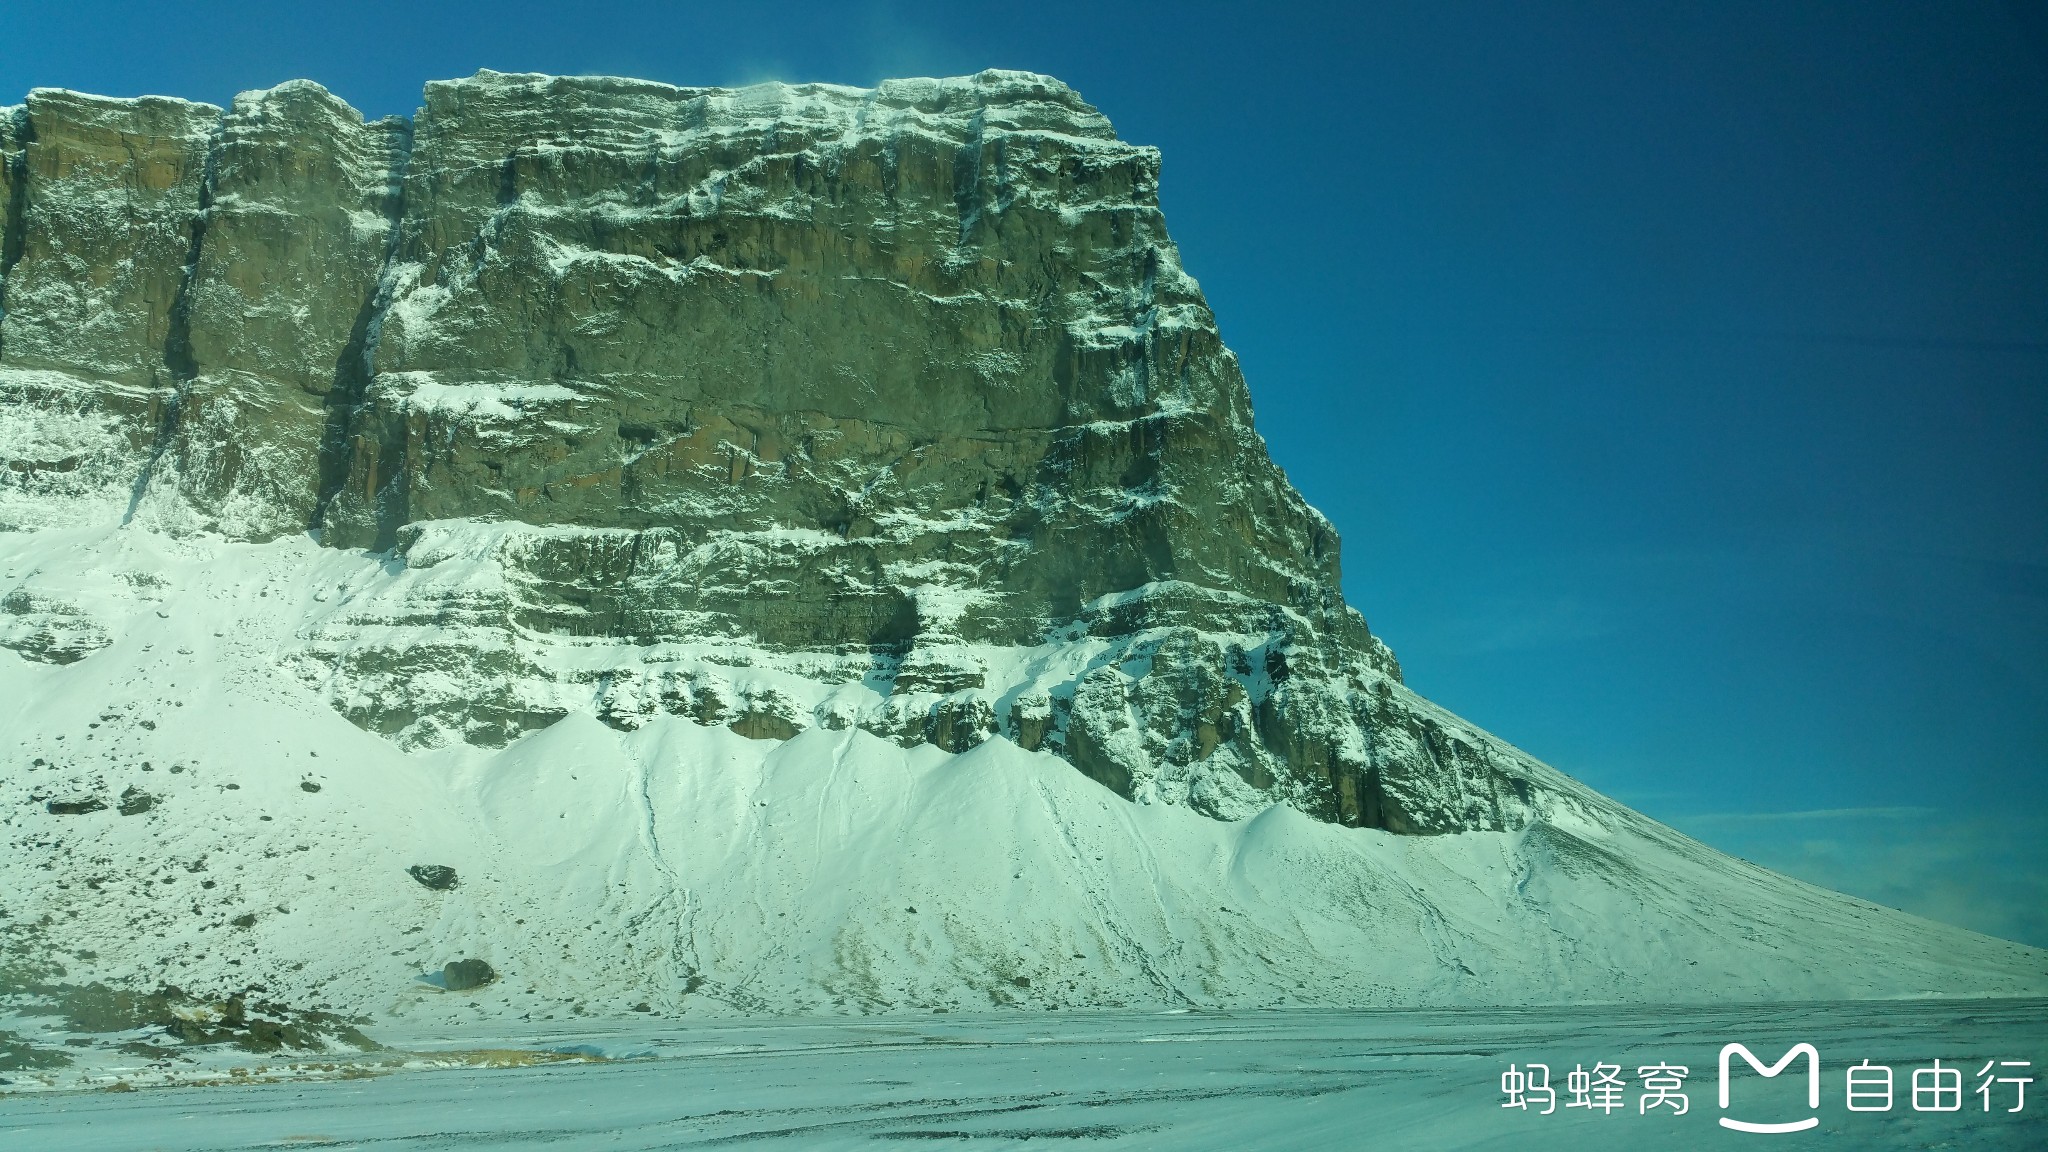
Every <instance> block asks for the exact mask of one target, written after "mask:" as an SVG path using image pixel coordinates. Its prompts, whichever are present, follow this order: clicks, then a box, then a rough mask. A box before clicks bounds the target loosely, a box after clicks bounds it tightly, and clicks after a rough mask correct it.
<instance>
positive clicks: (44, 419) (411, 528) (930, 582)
mask: <svg viewBox="0 0 2048 1152" xmlns="http://www.w3.org/2000/svg"><path fill="white" fill-rule="evenodd" d="M0 150H4V152H5V163H4V164H0V171H4V173H5V175H4V180H5V183H4V184H0V194H4V203H5V205H6V230H5V236H6V245H5V257H4V262H0V276H4V280H0V305H4V316H0V456H4V469H0V527H5V528H9V529H14V530H36V529H41V528H48V527H54V526H61V525H63V524H67V523H79V522H88V521H92V520H96V519H105V518H111V517H118V518H123V519H125V520H127V521H128V522H130V523H132V524H135V525H137V526H138V527H145V528H152V529H155V530H159V531H165V532H170V533H174V534H176V533H184V534H190V533H209V534H218V535H220V536H224V537H226V538H228V539H230V540H239V541H252V542H260V541H267V540H275V539H277V538H279V537H281V536H285V535H289V534H293V533H300V532H312V533H315V534H316V535H317V537H318V539H319V540H321V541H322V542H323V543H325V544H327V545H329V546H332V547H336V548H345V549H366V550H370V551H373V552H378V553H385V554H387V555H388V557H389V563H388V564H386V565H384V566H383V567H382V568H381V569H380V570H379V575H378V576H377V577H376V578H375V579H363V578H352V580H351V581H349V582H344V583H342V584H338V585H337V586H335V587H334V588H333V589H332V590H331V592H323V593H322V594H321V595H320V596H319V597H317V598H316V599H315V601H313V602H310V603H307V604H305V605H301V606H299V607H298V608H297V609H295V610H296V611H300V612H302V613H303V621H302V626H301V627H300V629H299V635H300V638H301V640H302V643H301V644H300V646H299V647H298V648H297V649H295V650H294V651H292V652H289V653H285V654H283V655H282V657H281V660H282V663H283V665H284V666H285V667H286V668H288V669H289V670H290V671H291V672H293V673H294V674H295V675H298V676H300V677H301V678H303V679H304V680H305V681H306V682H307V684H308V685H309V686H311V687H313V688H314V689H315V690H317V691H319V692H321V693H323V694H325V696H326V697H327V698H328V699H329V700H330V702H331V703H332V704H333V705H334V707H336V708H337V709H338V710H340V711H341V712H342V713H343V714H344V715H346V716H348V717H349V718H350V719H351V720H353V721H355V722H356V723H357V724H359V725H361V726H363V727H365V728H368V729H370V730H372V731H376V732H380V733H383V734H385V735H388V736H390V737H391V738H393V739H395V740H397V741H399V742H400V743H401V744H405V745H408V746H418V745H432V744H438V743H446V742H449V741H457V740H464V741H469V742H471V743H476V744H484V745H499V744H504V743H506V742H509V741H511V740H513V739H516V738H517V737H519V736H520V735H521V734H523V733H525V732H528V731H531V730H533V729H536V728H540V727H545V726H547V725H550V724H552V723H554V722H555V721H557V720H559V719H560V718H561V717H563V716H565V715H567V714H569V713H572V712H578V711H589V712H592V713H594V714H595V715H597V716H598V718H600V719H602V720H604V721H605V722H606V723H608V724H611V725H613V726H614V727H620V728H633V727H637V726H639V725H641V724H644V723H646V722H647V721H648V720H649V719H650V718H651V717H654V716H657V715H663V714H674V715H682V716H688V717H690V718H692V719H694V720H696V721H698V722H700V723H704V724H718V725H724V726H727V727H730V728H731V729H732V730H733V731H735V732H738V733H740V734H741V735H744V736H750V737H755V738H759V739H786V738H788V737H790V736H793V735H795V734H796V733H798V732H800V731H802V730H804V729H807V728H812V727H826V728H844V727H848V726H859V727H862V728H866V729H869V730H870V731H874V732H878V733H883V734H886V735H888V736H890V737H891V738H893V739H896V740H898V741H899V742H901V743H904V744H906V745H914V744H918V743H925V742H929V743H932V744H936V745H938V746H940V747H942V748H945V749H947V750H949V751H965V750H966V749H968V748H971V747H973V746H975V745H977V744H979V743H981V742H982V741H984V740H987V739H990V738H992V737H997V736H1001V737H1003V738H1006V739H1008V740H1011V741H1014V742H1016V743H1018V744H1020V745H1022V746H1023V747H1025V748H1027V749H1044V750H1048V751H1052V752H1054V753H1057V754H1058V755H1060V756H1062V757H1064V758H1065V759H1066V760H1068V761H1069V762H1071V763H1072V764H1073V765H1074V766H1075V767H1076V768H1077V769H1079V770H1080V771H1082V772H1084V773H1086V774H1087V775H1089V776H1091V777H1093V778H1094V779H1096V780H1098V781H1100V782H1101V783H1102V784H1104V785H1106V786H1108V787H1110V788H1112V789H1114V790H1116V791H1117V792H1119V793H1121V794H1123V795H1125V796H1127V797H1130V798H1133V799H1138V800H1143V801H1147V802H1153V801H1163V802H1166V803H1175V804H1189V805H1192V806H1193V807H1195V808H1197V809H1198V810H1201V811H1204V812H1207V813H1209V814H1212V815H1216V816H1222V817H1236V816H1244V815H1249V814H1250V813H1252V812H1255V811H1257V810H1259V809H1261V808H1263V807H1266V806H1268V805H1270V804H1271V803H1274V802H1284V803H1287V804H1290V805H1292V806H1294V807H1296V808H1299V809H1300V810H1302V811H1304V812H1306V813H1308V814H1310V815H1312V816H1315V817H1318V818H1320V819H1323V820H1327V821H1333V822H1338V823H1343V824H1348V825H1364V826H1371V827H1378V828H1385V829H1389V830H1393V831H1397V832H1444V831H1455V830H1461V829H1502V828H1514V827H1520V826H1522V825H1524V824H1526V823H1527V822H1529V821H1530V820H1531V819H1533V818H1536V817H1537V816H1540V815H1542V814H1543V813H1544V812H1545V810H1546V805H1550V804H1556V803H1565V802H1566V801H1565V800H1564V799H1562V796H1563V794H1562V793H1560V792H1557V791H1555V790H1554V789H1552V788H1550V787H1549V784H1548V783H1547V782H1546V781H1547V780H1548V779H1549V778H1548V777H1547V776H1546V771H1547V770H1543V769H1542V768H1541V766H1539V765H1535V764H1534V763H1533V762H1531V761H1528V760H1527V759H1526V758H1525V757H1522V756H1521V755H1520V754H1519V753H1517V752H1515V751H1514V750H1513V749H1510V748H1507V747H1505V746H1504V745H1501V744H1499V743H1497V742H1494V741H1492V740H1490V739H1486V738H1476V737H1473V736H1472V735H1471V733H1470V732H1468V731H1466V730H1465V729H1463V728H1461V727H1455V726H1447V725H1446V724H1445V723H1444V722H1443V719H1442V717H1441V716H1440V714H1438V713H1436V712H1435V711H1434V710H1432V709H1430V708H1428V707H1427V706H1425V705H1423V704H1422V703H1421V702H1419V701H1417V700H1415V698H1414V697H1413V696H1412V695H1410V694H1408V693H1407V692H1406V691H1405V689H1402V688H1401V687H1400V685H1399V680H1400V671H1399V668H1398V665H1397V664H1396V663H1395V661H1394V658H1393V656H1392V654H1391V653H1389V652H1388V650H1387V649H1386V648H1385V646H1383V645H1382V644H1381V643H1380V642H1379V640H1378V639H1377V638H1375V637H1374V636H1373V635H1372V634H1371V632H1370V631H1369V630H1368V629H1367V627H1366V624H1365V621H1364V620H1363V618H1361V617H1360V615H1359V614H1358V613H1357V612H1356V611H1355V610H1353V609H1351V608H1350V607H1348V606H1347V605H1346V604H1345V603H1344V601H1343V597H1342V595H1341V592H1340V590H1339V564H1338V541H1337V535H1336V533H1335V532H1334V531H1333V530H1332V528H1331V526H1330V524H1329V523H1328V521H1327V520H1325V519H1324V518H1323V517H1322V516H1321V515H1320V514H1318V513H1317V512H1316V511H1315V510H1314V509H1312V508H1310V507H1309V506H1308V505H1307V504H1306V503H1305V502H1304V501H1303V500H1302V499H1301V497H1300V495H1299V494H1298V493H1297V492H1296V491H1295V490H1294V489H1293V487H1292V486H1291V485H1289V484H1288V482H1287V480H1286V478H1285V476H1284V475H1283V474H1282V473H1281V471H1280V470H1279V469H1278V468H1277V467H1276V466H1275V465H1274V464H1273V463H1272V461H1271V460H1270V459H1269V458H1268V456H1267V453H1266V449H1265V446H1264V443H1263V441H1262V440H1261V439H1260V438H1259V437H1258V435H1257V434H1256V432H1255V431H1254V430H1253V427H1252V418H1251V405H1250V400H1249V394H1248V392H1247V390H1246V387H1245V383H1244V380H1243V377H1242V376H1241V374H1240V372H1239V370H1238V366H1237V363H1236V360H1235V358H1234V357H1233V356H1232V355H1231V353H1230V352H1229V350H1228V349H1227V348H1225V347H1224V345H1223V343H1222V341H1221V339H1220V337H1219V336H1218V333H1217V328H1216V323H1215V318H1214V316H1213V315H1212V314H1211V312H1210V310H1209V308H1208V306H1207V304H1206V303H1205V302H1204V300H1203V298H1202V295H1201V292H1200V290H1199V288H1198V287H1197V285H1196V284H1195V282H1194V281H1193V280H1192V279H1191V278H1190V277H1188V276H1187V275H1186V274H1185V273H1184V272H1183V271H1182V270H1181V267H1180V262H1179V257H1178V253H1177V251H1176V249H1175V247H1174V245H1173V242H1172V240H1171V239H1170V238H1169V237H1168V235H1167V231H1166V227H1165V223H1164V220H1163V218H1162V216H1161V214H1160V210H1159V206H1158V182H1159V155H1158V153H1157V152H1156V151H1154V150H1152V149H1149V148H1145V147H1141V146H1136V145H1132V144H1129V143H1126V142H1123V141H1120V140H1118V139H1117V138H1116V135H1115V133H1114V131H1113V130H1112V128H1111V127H1110V124H1109V122H1108V121H1107V120H1106V119H1105V118H1104V117H1103V116H1102V115H1101V114H1100V113H1098V112H1097V111H1096V110H1095V109H1094V108H1092V107H1090V106H1089V105H1088V104H1086V103H1084V102H1083V101H1082V100H1081V99H1080V97H1079V96H1077V95H1076V94H1075V93H1074V92H1073V91H1071V90H1070V89H1068V88H1066V87H1065V86H1063V85H1061V84H1060V83H1058V82H1057V81H1054V80H1051V79H1048V78H1046V77H1041V76H1034V75H1029V74H1023V73H1010V72H985V73H982V74H980V75H977V76H972V77H966V78H959V79H950V80H905V81H891V82H887V83H884V84H882V85H881V86H880V87H878V88H875V89H873V90H862V89H854V88H843V87H834V86H827V85H798V86H791V85H782V84H769V85H762V86H758V87H752V88H746V89H738V90H729V89H715V88H675V87H668V86H665V85H659V84H652V83H646V82H641V81H633V80H620V79H602V78H578V79H568V78H556V77H544V76H526V75H503V74H498V73H491V72H484V73H479V74H478V75H477V76H475V77H472V78H470V79H467V80H458V81H448V82H438V83H434V84H430V85H428V86H427V89H426V93H425V102H424V104H423V106H422V107H421V108H420V109H419V111H418V113H417V115H416V116H414V117H413V118H411V119H410V120H405V119H387V120H381V121H375V122H366V121H365V120H364V118H363V117H362V116H361V115H360V114H358V113H357V112H356V111H355V110H353V109H351V108H349V107H348V106H347V105H346V104H344V103H343V102H341V101H340V100H338V99H337V98H335V97H334V96H332V95H331V94H329V93H328V92H326V91H325V90H324V89H322V88H320V87H319V86H317V85H314V84H311V83H307V82H294V83H290V84H286V85H283V86H280V87H278V88H274V89H271V90H268V91H264V92H253V93H245V94H243V95H242V96H240V97H238V98H236V100H235V101H234V104H233V106H232V107H231V108H229V109H226V110H225V111H223V110H221V109H219V108H215V107H212V106H210V105H202V104H193V103H187V102H183V101H176V100H167V99H158V98H144V99H140V100H112V99H105V98H98V97H88V96H81V95H77V94H74V93H70V92H60V91H50V90H37V91H35V92H32V93H31V94H30V95H29V97H28V99H27V102H26V103H25V105H23V106H21V107H18V108H13V109H6V110H4V111H0ZM16 591H17V592H18V593H19V594H18V595H13V596H10V597H9V599H7V600H6V601H5V603H6V605H8V607H7V609H6V611H7V612H9V613H11V614H13V616H14V617H15V619H13V621H12V622H11V623H10V624H9V625H8V627H7V628H6V629H0V643H10V645H11V646H14V647H16V648H17V650H19V651H21V652H23V653H24V654H25V655H30V656H32V657H36V658H51V659H56V658H69V659H79V658H86V657H89V653H90V647H91V644H90V642H91V638H92V632H91V628H90V622H89V620H87V619H85V618H84V617H82V616H81V614H80V613H81V611H82V610H81V609H79V608H78V607H77V606H75V605H67V604H65V603H63V602H62V601H61V598H60V599H54V600H53V599H51V597H50V596H49V595H48V593H47V590H35V591H33V594H31V590H27V589H17V590H16ZM8 637H17V638H27V639H20V640H19V641H18V642H14V641H9V640H8V639H7V638H8ZM39 654H40V655H39Z"/></svg>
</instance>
